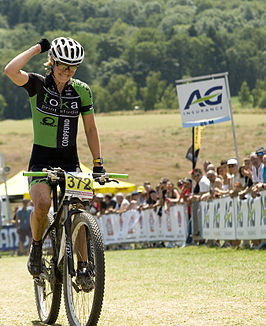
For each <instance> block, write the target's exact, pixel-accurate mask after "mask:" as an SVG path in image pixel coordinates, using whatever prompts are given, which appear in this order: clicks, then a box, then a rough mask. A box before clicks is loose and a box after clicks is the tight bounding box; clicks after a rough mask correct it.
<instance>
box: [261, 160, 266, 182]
mask: <svg viewBox="0 0 266 326" xmlns="http://www.w3.org/2000/svg"><path fill="white" fill-rule="evenodd" d="M262 163H263V168H262V176H263V183H266V154H264V155H263V159H262Z"/></svg>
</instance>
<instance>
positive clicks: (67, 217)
mask: <svg viewBox="0 0 266 326" xmlns="http://www.w3.org/2000/svg"><path fill="white" fill-rule="evenodd" d="M78 213H81V211H80V210H78V209H75V210H71V211H69V201H68V200H65V201H64V209H63V216H64V220H63V221H62V224H64V227H63V232H62V237H61V243H60V250H59V255H58V266H59V264H60V263H61V261H62V259H63V257H64V255H65V254H66V255H67V263H68V272H69V274H70V275H71V277H73V276H75V275H76V272H75V268H74V260H73V246H72V237H71V224H72V222H71V221H72V215H75V214H78Z"/></svg>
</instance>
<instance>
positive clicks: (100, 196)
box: [96, 192, 104, 199]
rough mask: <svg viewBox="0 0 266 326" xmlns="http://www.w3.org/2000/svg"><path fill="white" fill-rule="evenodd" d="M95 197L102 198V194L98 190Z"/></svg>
mask: <svg viewBox="0 0 266 326" xmlns="http://www.w3.org/2000/svg"><path fill="white" fill-rule="evenodd" d="M96 197H97V198H102V199H103V198H104V196H103V194H101V193H100V192H99V193H98V194H97V195H96Z"/></svg>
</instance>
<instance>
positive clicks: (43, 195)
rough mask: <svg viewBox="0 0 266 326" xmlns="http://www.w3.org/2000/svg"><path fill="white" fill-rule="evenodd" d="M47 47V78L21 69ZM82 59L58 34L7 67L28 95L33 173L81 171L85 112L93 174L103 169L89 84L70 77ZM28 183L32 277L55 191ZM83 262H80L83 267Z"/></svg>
mask: <svg viewBox="0 0 266 326" xmlns="http://www.w3.org/2000/svg"><path fill="white" fill-rule="evenodd" d="M46 51H49V52H48V62H47V63H46V64H45V65H46V67H47V68H48V73H47V75H46V76H45V77H43V76H41V75H39V74H36V73H27V72H25V71H23V70H22V68H23V67H24V66H25V65H26V63H27V62H28V61H29V60H30V59H31V58H32V57H33V56H35V55H37V54H39V53H43V52H46ZM83 59H84V49H83V47H82V46H81V45H80V44H79V43H78V42H77V41H75V40H73V39H71V38H68V37H59V38H56V39H54V40H53V41H52V42H51V44H50V42H49V41H48V40H47V39H41V40H40V41H39V42H38V43H37V44H36V45H34V46H32V47H30V48H29V49H28V50H26V51H24V52H22V53H20V54H19V55H18V56H16V57H15V58H14V59H13V60H11V61H10V62H9V63H8V64H7V66H6V67H5V73H6V74H7V76H8V77H9V78H10V79H11V80H12V81H13V82H14V83H15V84H16V85H18V86H21V87H24V88H25V89H26V90H27V92H28V94H29V97H30V105H31V111H32V120H33V130H34V144H33V149H32V153H31V158H30V162H29V171H41V170H42V169H43V168H49V167H60V168H62V169H64V170H66V171H80V168H79V159H78V154H77V146H76V137H77V127H78V119H79V115H80V114H81V115H82V119H83V124H84V129H85V133H86V138H87V142H88V146H89V148H90V151H91V154H92V157H93V164H94V167H93V172H95V173H104V172H105V170H104V168H103V161H102V158H101V147H100V140H99V136H98V131H97V127H96V124H95V120H94V114H93V102H92V94H91V90H90V88H89V86H88V85H87V84H85V83H83V82H81V81H79V80H77V79H73V78H72V77H73V75H74V73H75V71H76V70H77V68H78V66H79V64H81V63H82V61H83ZM29 187H30V196H31V199H32V201H33V204H34V210H33V212H32V215H31V229H32V244H31V249H30V256H29V259H28V270H29V272H30V273H31V274H32V275H33V277H37V276H38V275H39V274H40V273H41V268H42V263H41V260H42V257H41V256H42V235H43V233H44V231H45V229H46V228H47V226H48V219H47V213H48V211H49V208H50V205H51V189H50V187H49V185H48V184H47V183H45V182H42V180H41V179H40V178H35V177H34V178H31V179H30V180H29ZM84 263H85V262H83V261H81V262H80V268H82V270H84V266H85V265H84Z"/></svg>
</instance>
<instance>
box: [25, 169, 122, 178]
mask: <svg viewBox="0 0 266 326" xmlns="http://www.w3.org/2000/svg"><path fill="white" fill-rule="evenodd" d="M62 173H64V171H63V170H47V171H36V172H35V171H29V172H23V176H25V177H47V176H48V175H50V174H53V175H58V176H62ZM88 175H89V176H91V177H92V178H93V179H97V178H101V179H102V178H103V179H109V178H118V179H127V178H128V174H123V173H104V174H102V173H88Z"/></svg>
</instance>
